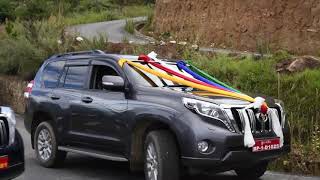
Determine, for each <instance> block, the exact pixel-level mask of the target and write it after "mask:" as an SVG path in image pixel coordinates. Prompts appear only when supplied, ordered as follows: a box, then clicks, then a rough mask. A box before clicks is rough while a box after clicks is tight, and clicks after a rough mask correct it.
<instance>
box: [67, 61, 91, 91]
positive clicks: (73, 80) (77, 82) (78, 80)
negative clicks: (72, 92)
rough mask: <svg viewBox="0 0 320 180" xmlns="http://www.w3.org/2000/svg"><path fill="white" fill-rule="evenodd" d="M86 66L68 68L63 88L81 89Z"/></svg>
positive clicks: (84, 79)
mask: <svg viewBox="0 0 320 180" xmlns="http://www.w3.org/2000/svg"><path fill="white" fill-rule="evenodd" d="M87 74H88V66H70V67H68V70H67V75H66V77H65V81H64V85H63V87H64V88H67V89H82V88H83V87H84V84H85V82H86V76H87Z"/></svg>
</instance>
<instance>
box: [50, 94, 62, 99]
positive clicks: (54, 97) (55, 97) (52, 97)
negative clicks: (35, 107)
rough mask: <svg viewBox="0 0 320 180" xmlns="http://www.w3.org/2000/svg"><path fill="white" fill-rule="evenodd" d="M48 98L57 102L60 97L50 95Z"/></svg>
mask: <svg viewBox="0 0 320 180" xmlns="http://www.w3.org/2000/svg"><path fill="white" fill-rule="evenodd" d="M49 97H50V98H51V99H52V100H59V99H60V97H59V96H57V95H55V94H50V95H49Z"/></svg>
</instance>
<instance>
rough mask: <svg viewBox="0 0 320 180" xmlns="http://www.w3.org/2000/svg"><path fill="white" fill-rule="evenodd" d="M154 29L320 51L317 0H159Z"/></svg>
mask: <svg viewBox="0 0 320 180" xmlns="http://www.w3.org/2000/svg"><path fill="white" fill-rule="evenodd" d="M154 17H155V18H154V27H155V31H156V33H157V34H161V33H164V32H170V34H171V35H173V36H174V37H175V38H178V39H180V40H186V39H187V40H190V41H194V42H196V43H198V44H203V45H215V46H216V47H217V46H218V47H222V48H224V47H227V48H233V49H238V50H250V51H257V50H259V49H267V48H269V49H271V50H277V49H285V50H288V51H290V52H294V53H298V54H314V55H319V53H320V0H157V1H156V12H155V16H154Z"/></svg>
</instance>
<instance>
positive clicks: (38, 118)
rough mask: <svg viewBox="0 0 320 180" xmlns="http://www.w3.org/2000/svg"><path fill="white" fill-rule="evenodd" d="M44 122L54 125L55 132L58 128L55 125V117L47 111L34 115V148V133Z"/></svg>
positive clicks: (32, 136)
mask: <svg viewBox="0 0 320 180" xmlns="http://www.w3.org/2000/svg"><path fill="white" fill-rule="evenodd" d="M42 122H50V123H51V124H52V125H53V128H54V130H56V126H55V123H54V118H53V116H52V115H51V114H50V113H48V112H45V111H36V112H34V113H33V118H32V123H31V146H32V148H34V133H35V131H36V128H37V127H38V125H39V124H41V123H42Z"/></svg>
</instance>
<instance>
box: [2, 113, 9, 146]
mask: <svg viewBox="0 0 320 180" xmlns="http://www.w3.org/2000/svg"><path fill="white" fill-rule="evenodd" d="M7 129H8V128H7V127H6V123H5V122H4V120H3V119H0V146H6V145H8V140H9V137H8V130H7Z"/></svg>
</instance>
